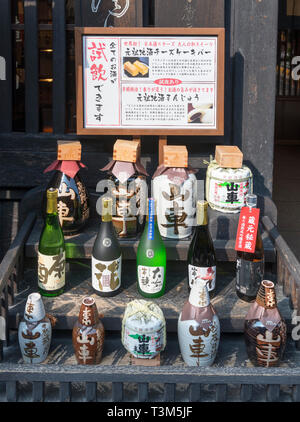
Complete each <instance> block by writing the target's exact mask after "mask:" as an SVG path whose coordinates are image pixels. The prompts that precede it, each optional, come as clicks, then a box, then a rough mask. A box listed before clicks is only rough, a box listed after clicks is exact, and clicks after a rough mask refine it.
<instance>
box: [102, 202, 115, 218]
mask: <svg viewBox="0 0 300 422" xmlns="http://www.w3.org/2000/svg"><path fill="white" fill-rule="evenodd" d="M112 203H113V201H112V198H108V197H106V198H102V221H111V219H112Z"/></svg>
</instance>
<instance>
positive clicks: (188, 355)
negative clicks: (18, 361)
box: [177, 280, 220, 366]
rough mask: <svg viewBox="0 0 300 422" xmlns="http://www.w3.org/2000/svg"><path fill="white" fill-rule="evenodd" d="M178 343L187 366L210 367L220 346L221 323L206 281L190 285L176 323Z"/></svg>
mask: <svg viewBox="0 0 300 422" xmlns="http://www.w3.org/2000/svg"><path fill="white" fill-rule="evenodd" d="M177 331H178V341H179V348H180V352H181V355H182V358H183V360H184V361H185V363H186V364H187V365H188V366H211V365H212V364H213V362H214V360H215V358H216V355H217V351H218V347H219V342H220V321H219V318H218V316H217V314H216V312H215V310H214V308H213V306H212V304H211V303H210V299H209V293H208V289H207V284H206V282H205V280H199V281H197V282H196V283H194V284H193V286H192V289H191V291H190V296H189V299H188V301H187V302H186V303H185V304H184V306H183V309H182V312H181V314H180V315H179V319H178V330H177Z"/></svg>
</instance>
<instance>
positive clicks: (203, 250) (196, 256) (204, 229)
mask: <svg viewBox="0 0 300 422" xmlns="http://www.w3.org/2000/svg"><path fill="white" fill-rule="evenodd" d="M207 209H208V202H207V201H198V202H197V227H196V230H195V233H194V236H193V239H192V241H191V244H190V247H189V251H188V283H189V286H188V287H189V289H191V288H192V287H193V285H194V284H195V283H196V282H197V281H199V280H205V281H206V284H207V290H208V292H209V296H210V297H211V298H212V297H213V296H214V294H215V289H216V262H217V259H216V254H215V249H214V244H213V241H212V238H211V235H210V233H209V229H208V218H207Z"/></svg>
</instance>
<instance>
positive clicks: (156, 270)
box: [138, 265, 164, 293]
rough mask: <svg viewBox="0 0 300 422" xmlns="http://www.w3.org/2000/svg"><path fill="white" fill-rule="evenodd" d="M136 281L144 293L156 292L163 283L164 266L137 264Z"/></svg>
mask: <svg viewBox="0 0 300 422" xmlns="http://www.w3.org/2000/svg"><path fill="white" fill-rule="evenodd" d="M138 283H139V286H140V289H141V290H142V291H143V292H145V293H158V292H160V291H161V289H162V287H163V283H164V267H146V266H144V265H139V266H138Z"/></svg>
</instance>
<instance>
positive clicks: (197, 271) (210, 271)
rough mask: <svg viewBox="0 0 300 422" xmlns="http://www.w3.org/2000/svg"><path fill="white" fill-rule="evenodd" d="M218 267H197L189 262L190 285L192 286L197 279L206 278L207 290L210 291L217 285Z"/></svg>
mask: <svg viewBox="0 0 300 422" xmlns="http://www.w3.org/2000/svg"><path fill="white" fill-rule="evenodd" d="M216 273H217V269H216V267H215V266H214V267H196V266H195V265H191V264H189V286H190V288H192V286H193V285H194V284H195V283H196V282H197V280H206V285H207V290H208V291H209V292H210V291H211V290H214V289H215V287H216Z"/></svg>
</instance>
